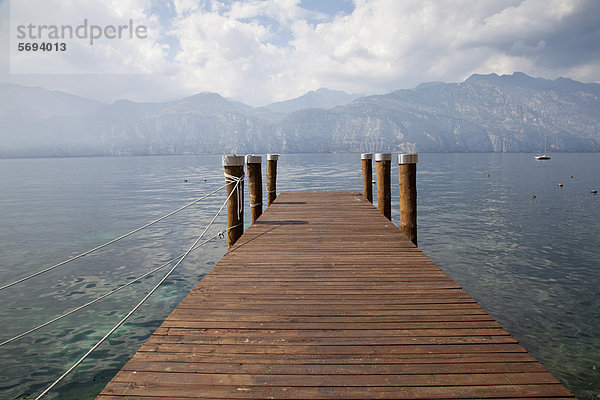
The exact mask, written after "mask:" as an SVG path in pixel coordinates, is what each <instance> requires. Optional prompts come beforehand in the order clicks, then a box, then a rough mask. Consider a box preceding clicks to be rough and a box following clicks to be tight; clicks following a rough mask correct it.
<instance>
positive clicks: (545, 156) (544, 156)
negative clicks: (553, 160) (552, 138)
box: [535, 133, 550, 160]
mask: <svg viewBox="0 0 600 400" xmlns="http://www.w3.org/2000/svg"><path fill="white" fill-rule="evenodd" d="M546 152H547V151H546V134H545V133H544V154H542V155H540V156H535V159H536V160H549V159H550V156H549V155H547V154H546Z"/></svg>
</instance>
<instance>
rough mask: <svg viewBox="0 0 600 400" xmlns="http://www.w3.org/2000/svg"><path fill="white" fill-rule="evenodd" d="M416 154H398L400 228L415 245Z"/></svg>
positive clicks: (417, 159)
mask: <svg viewBox="0 0 600 400" xmlns="http://www.w3.org/2000/svg"><path fill="white" fill-rule="evenodd" d="M418 162H419V155H418V154H398V185H399V187H400V230H401V231H402V233H404V234H405V235H406V237H407V238H408V239H410V241H412V242H413V243H414V244H415V246H416V245H417V163H418Z"/></svg>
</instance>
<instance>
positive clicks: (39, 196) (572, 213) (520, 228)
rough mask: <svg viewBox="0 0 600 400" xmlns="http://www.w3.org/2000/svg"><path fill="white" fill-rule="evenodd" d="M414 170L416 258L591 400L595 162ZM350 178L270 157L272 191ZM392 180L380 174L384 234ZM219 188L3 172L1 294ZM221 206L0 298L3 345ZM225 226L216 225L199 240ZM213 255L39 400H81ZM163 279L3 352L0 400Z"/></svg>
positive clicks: (166, 179)
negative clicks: (384, 191) (421, 256)
mask: <svg viewBox="0 0 600 400" xmlns="http://www.w3.org/2000/svg"><path fill="white" fill-rule="evenodd" d="M419 157H420V161H419V164H418V168H417V169H418V172H417V185H418V209H419V215H418V230H419V246H420V247H421V248H422V249H423V250H424V251H425V252H426V253H427V254H428V255H429V256H430V257H431V258H432V259H433V260H434V261H435V262H436V263H437V264H438V265H439V266H440V267H441V268H442V269H444V270H445V271H446V272H447V273H448V274H449V275H450V276H451V277H452V278H453V279H454V280H456V281H457V282H458V283H459V284H461V285H462V286H463V287H464V288H465V290H467V292H468V293H469V294H471V296H473V297H474V298H475V299H476V300H477V301H478V302H479V303H480V304H481V305H482V306H483V307H484V308H485V309H486V310H487V311H488V312H490V314H492V315H493V316H494V317H495V318H496V319H497V320H498V321H499V322H500V323H501V324H502V325H503V326H504V327H505V328H506V329H507V330H508V331H509V332H510V333H511V334H513V336H515V337H516V338H517V339H518V340H519V341H520V342H521V343H522V344H523V345H524V346H525V347H526V348H527V349H528V350H529V351H530V352H531V353H533V355H534V356H535V357H536V358H538V359H539V360H540V361H542V362H543V363H544V365H545V366H546V367H547V368H548V369H550V370H551V371H552V372H553V373H554V374H555V375H556V376H557V377H558V378H560V379H561V380H562V381H563V382H564V383H565V384H566V385H567V386H568V387H569V388H570V389H571V390H573V391H574V392H575V393H576V395H577V396H578V397H579V398H582V399H597V398H598V397H600V330H599V328H600V261H599V258H598V252H599V251H600V224H599V223H598V221H600V196H599V195H593V194H591V190H598V189H600V174H599V172H600V154H553V155H552V160H550V161H543V162H541V161H535V160H534V159H533V155H530V154H421V155H420V156H419ZM263 173H264V168H263ZM360 174H361V171H360V156H359V155H356V154H335V155H283V156H282V157H281V158H280V161H279V171H278V191H282V190H302V189H317V190H320V189H323V190H326V189H343V190H361V185H362V183H361V182H362V181H361V175H360ZM397 174H398V172H397V168H392V183H393V185H392V189H393V191H392V219H393V221H394V222H395V223H396V224H398V223H399V210H398V202H399V200H398V187H397V179H398V178H397ZM184 179H187V182H185V181H184ZM223 183H224V179H223V176H222V167H221V159H220V156H165V157H119V158H64V159H19V160H0V189H1V190H0V210H2V212H1V213H0V285H1V284H4V283H7V282H11V281H13V280H15V279H18V278H20V277H22V276H25V275H27V274H29V273H32V272H35V271H38V270H40V269H43V268H45V267H48V266H51V265H53V264H56V263H57V262H60V261H62V260H64V259H66V258H69V257H70V256H73V255H76V254H78V253H80V252H82V251H85V250H88V249H90V248H93V247H95V246H97V245H99V244H102V243H104V242H106V241H108V240H110V239H112V238H114V237H117V236H120V235H122V234H123V233H126V232H128V231H130V230H132V229H134V228H136V227H138V226H141V225H143V224H145V223H147V222H149V221H151V220H153V219H156V218H158V217H160V216H162V215H164V214H167V213H168V212H170V211H173V210H175V209H177V208H179V207H180V206H182V205H184V204H186V203H187V202H190V201H192V200H194V199H196V198H198V197H200V196H202V195H204V194H207V193H208V192H210V191H211V190H213V189H216V188H218V187H219V186H220V185H222V184H223ZM559 183H562V184H563V187H562V188H561V187H559V186H558V184H559ZM533 196H535V198H533ZM224 198H225V194H224V192H223V191H221V192H219V193H218V194H217V195H216V196H213V197H210V198H209V199H207V200H204V201H202V202H201V203H199V204H197V205H195V206H192V207H190V208H189V209H187V210H185V211H183V212H181V213H179V214H177V215H175V216H173V217H170V218H169V219H167V220H165V221H162V222H160V223H158V224H156V225H154V226H152V227H150V228H148V229H146V230H144V231H142V232H140V233H138V234H136V235H133V236H131V237H128V238H126V239H124V240H122V241H120V242H118V243H116V244H114V245H112V246H109V247H107V248H105V249H102V250H100V251H98V252H97V253H94V254H92V255H88V256H86V257H83V258H81V259H79V260H76V261H74V262H72V263H69V264H66V265H64V266H62V267H60V268H57V269H55V270H53V271H51V272H48V273H47V274H44V275H42V276H39V277H36V278H34V279H31V280H29V281H27V282H25V283H22V284H20V285H17V286H14V287H11V288H9V289H6V290H3V291H0V302H1V304H2V307H0V320H1V321H2V324H0V342H1V341H3V340H5V339H7V338H9V337H12V336H14V335H16V334H18V333H20V332H22V331H24V330H27V329H29V328H31V327H33V326H35V325H38V324H40V323H42V322H45V321H46V320H47V319H50V318H52V317H54V316H57V315H59V314H61V313H63V312H65V311H68V310H70V309H71V308H74V307H77V306H79V305H81V304H83V303H85V302H87V301H89V300H91V299H93V298H95V297H97V296H99V295H101V294H103V293H105V292H107V291H109V290H111V289H113V288H115V287H117V286H118V285H122V284H124V283H126V282H128V281H130V280H132V279H134V278H135V277H137V276H139V275H141V274H143V273H144V272H146V271H148V270H150V269H152V268H154V267H156V266H158V265H160V264H162V263H163V262H165V261H168V260H169V259H171V258H173V257H175V256H177V255H179V254H181V253H183V252H184V251H185V250H186V249H187V248H188V247H189V246H190V245H191V244H192V243H193V241H194V240H195V238H196V237H197V236H198V235H199V234H200V233H201V232H202V230H203V228H204V226H205V225H206V224H207V223H208V221H209V220H210V219H211V218H212V216H213V215H214V214H215V213H216V211H217V210H218V208H219V207H220V205H221V203H222V202H223V200H224ZM374 201H375V203H376V199H375V200H374ZM248 220H249V217H248V216H246V221H248ZM224 224H225V216H224V215H223V216H222V217H220V218H219V219H218V220H217V226H216V227H214V228H211V230H210V231H209V232H208V236H212V235H214V234H216V233H217V232H218V231H219V230H220V229H223V228H224ZM226 248H227V244H226V241H225V240H221V239H216V240H214V241H212V242H210V243H209V244H207V245H206V246H204V247H202V248H201V249H199V250H197V251H195V252H194V253H192V254H191V255H190V257H188V258H187V259H186V261H185V262H184V263H183V264H182V265H180V267H179V268H178V269H177V270H176V271H175V273H174V274H173V275H172V276H171V278H169V280H168V281H167V282H166V283H165V284H164V285H163V286H162V287H161V288H160V289H159V290H158V291H157V292H156V293H155V294H154V295H153V296H152V297H151V298H150V300H149V301H148V302H147V303H146V304H145V305H144V306H142V308H141V309H140V310H139V311H138V312H137V313H136V314H135V315H134V316H133V317H132V318H131V319H130V321H129V322H128V323H126V324H125V325H124V326H123V327H121V328H120V329H119V330H118V331H117V332H116V333H115V334H114V335H113V336H111V338H110V339H109V341H108V342H107V343H105V344H103V345H102V346H101V347H100V348H99V349H98V350H97V351H96V352H95V353H93V354H92V356H91V357H90V358H89V359H88V360H87V361H86V362H84V363H83V364H82V365H81V366H80V367H79V368H78V369H77V370H76V371H75V372H74V373H73V374H71V375H70V376H69V377H67V378H66V379H65V380H64V381H63V382H62V383H61V384H60V386H59V387H58V388H56V389H55V390H54V391H52V392H51V394H50V395H49V396H48V398H61V399H87V398H94V396H95V395H96V394H97V393H98V392H99V391H100V390H101V389H102V388H103V387H104V385H105V384H106V382H107V381H108V380H110V378H112V376H113V375H114V374H115V373H116V372H117V371H118V369H119V368H120V367H121V366H122V365H123V364H124V363H125V362H126V361H127V360H128V359H129V358H130V357H131V355H132V354H133V353H134V352H135V351H136V350H137V349H138V348H139V346H140V345H141V344H142V343H143V341H144V340H145V339H146V338H147V337H148V336H149V335H150V334H151V332H152V331H153V330H154V329H155V328H156V327H157V326H158V325H159V324H160V323H161V322H162V320H163V319H164V318H165V317H166V316H167V315H168V314H169V313H170V311H171V310H172V309H173V308H174V307H175V306H176V305H177V304H178V303H179V302H180V301H181V299H182V298H183V297H184V296H185V295H186V294H187V293H188V292H189V291H190V290H191V289H192V288H193V287H194V286H195V285H196V284H197V283H198V281H199V280H200V279H201V278H202V277H203V276H204V274H205V273H206V272H208V271H209V270H210V269H211V268H212V267H213V266H214V264H215V263H216V262H217V261H218V260H219V259H220V258H221V257H222V255H223V254H224V253H225V251H226ZM164 272H166V270H163V271H160V272H158V273H156V274H154V275H152V276H150V277H148V278H146V279H144V280H142V281H141V282H138V283H136V284H133V285H132V286H130V287H128V288H126V289H124V290H122V291H121V292H119V293H117V294H115V295H114V296H111V297H110V298H108V299H106V300H104V301H102V302H100V303H97V304H95V305H94V306H92V307H90V308H89V309H86V310H84V311H80V312H78V313H76V314H73V315H71V316H69V317H67V318H65V319H64V320H61V321H60V322H57V323H56V324H53V325H51V326H48V327H46V328H43V329H41V330H39V331H38V332H35V333H33V334H31V335H30V336H27V337H25V338H23V339H20V340H18V341H15V342H13V343H10V344H8V345H5V346H2V347H0V365H2V372H1V373H0V374H1V375H0V398H7V399H13V398H34V397H35V396H37V395H38V394H39V393H40V392H41V391H42V390H43V389H44V388H45V387H47V386H48V385H49V384H50V383H51V382H52V381H53V380H54V379H56V378H57V377H58V376H60V375H61V374H62V373H63V372H64V371H65V370H66V369H67V368H69V367H70V365H72V363H73V362H75V361H76V360H77V359H78V358H79V357H80V356H82V355H83V354H84V353H85V352H86V351H87V349H89V348H90V347H91V346H92V345H93V344H94V343H95V342H96V341H97V340H98V339H100V338H101V337H102V336H103V335H104V334H105V333H106V332H107V331H108V330H109V329H110V328H111V327H112V326H113V325H114V324H115V323H116V322H117V321H118V320H119V319H120V318H122V317H123V316H124V315H125V314H126V313H127V312H128V311H129V310H130V309H131V308H132V307H133V306H134V305H135V304H136V303H137V302H138V301H139V300H140V299H141V298H142V297H143V296H144V294H145V293H146V292H147V291H148V290H149V289H150V288H151V287H152V286H154V284H155V283H156V282H158V280H160V278H161V277H162V275H163V273H164Z"/></svg>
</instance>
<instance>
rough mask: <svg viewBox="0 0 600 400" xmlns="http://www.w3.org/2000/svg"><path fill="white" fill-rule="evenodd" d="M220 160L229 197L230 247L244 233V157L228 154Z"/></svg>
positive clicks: (228, 246) (228, 245) (228, 239)
mask: <svg viewBox="0 0 600 400" xmlns="http://www.w3.org/2000/svg"><path fill="white" fill-rule="evenodd" d="M222 160H223V168H224V169H225V182H226V183H227V198H228V199H229V200H227V248H228V249H230V248H231V246H233V245H234V244H235V242H237V240H238V239H239V238H240V236H242V233H244V157H242V156H236V155H228V156H223V158H222ZM234 189H235V192H233V191H234ZM232 192H233V193H232Z"/></svg>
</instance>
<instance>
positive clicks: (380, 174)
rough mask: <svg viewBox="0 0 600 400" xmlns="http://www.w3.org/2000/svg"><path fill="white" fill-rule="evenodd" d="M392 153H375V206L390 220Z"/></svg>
mask: <svg viewBox="0 0 600 400" xmlns="http://www.w3.org/2000/svg"><path fill="white" fill-rule="evenodd" d="M391 162H392V155H391V154H390V153H377V154H375V169H376V171H377V208H379V211H381V213H382V214H383V215H385V216H386V218H387V219H389V220H390V221H391V220H392V191H391V183H390V168H391Z"/></svg>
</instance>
